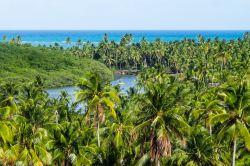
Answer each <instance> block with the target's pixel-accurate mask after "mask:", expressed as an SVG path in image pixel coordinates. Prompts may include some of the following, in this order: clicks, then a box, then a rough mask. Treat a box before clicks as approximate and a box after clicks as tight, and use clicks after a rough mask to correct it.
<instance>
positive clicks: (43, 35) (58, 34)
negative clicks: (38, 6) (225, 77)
mask: <svg viewBox="0 0 250 166" xmlns="http://www.w3.org/2000/svg"><path fill="white" fill-rule="evenodd" d="M245 32H246V31H197V30H195V31H194V30H192V31H190V30H189V31H184V30H181V31H174V30H171V31H170V30H168V31H138V30H137V31H131V30H129V31H125V30H123V31H111V30H108V31H3V30H2V31H0V41H1V40H2V36H4V35H6V36H7V39H8V40H9V39H11V38H13V37H16V36H18V35H20V36H21V38H22V41H23V43H31V44H33V45H38V44H40V45H47V46H48V45H53V44H54V43H55V42H57V43H59V44H60V45H61V46H66V42H65V39H66V38H67V37H70V38H71V40H72V44H75V43H76V41H77V40H79V39H80V40H81V41H82V42H87V41H90V42H92V43H98V42H99V41H100V40H102V38H103V35H104V34H105V33H106V34H108V37H109V39H110V40H114V41H116V42H119V41H120V39H121V37H122V36H123V35H124V34H126V33H129V34H132V35H133V37H134V38H133V41H134V42H139V41H140V40H141V39H142V37H145V38H146V39H147V40H148V41H154V40H155V39H157V38H160V39H161V40H163V41H173V40H182V39H184V38H188V39H197V36H198V35H199V34H201V35H203V36H204V37H205V38H212V39H213V38H215V37H219V39H225V40H231V39H238V38H242V37H243V35H244V33H245ZM248 32H250V30H248Z"/></svg>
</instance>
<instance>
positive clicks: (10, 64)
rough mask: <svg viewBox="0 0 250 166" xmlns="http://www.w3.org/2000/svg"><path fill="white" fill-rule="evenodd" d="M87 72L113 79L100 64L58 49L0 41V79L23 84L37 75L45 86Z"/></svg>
mask: <svg viewBox="0 0 250 166" xmlns="http://www.w3.org/2000/svg"><path fill="white" fill-rule="evenodd" d="M88 71H97V72H98V73H101V76H102V78H103V79H106V80H111V79H112V78H113V73H112V72H111V71H110V70H109V69H108V68H107V67H106V66H105V65H104V64H102V63H100V62H97V61H94V60H91V59H88V58H80V59H79V58H77V57H75V56H72V55H70V54H67V53H65V52H64V51H63V50H60V49H55V48H54V49H52V48H44V47H33V46H30V45H14V44H4V43H0V82H3V81H12V82H15V83H17V82H24V83H25V82H28V81H30V80H33V79H34V78H35V77H36V76H40V77H41V78H42V79H44V81H45V86H46V87H57V86H66V85H73V84H75V83H76V82H77V80H78V79H79V78H81V77H82V76H83V75H84V74H85V73H86V72H88Z"/></svg>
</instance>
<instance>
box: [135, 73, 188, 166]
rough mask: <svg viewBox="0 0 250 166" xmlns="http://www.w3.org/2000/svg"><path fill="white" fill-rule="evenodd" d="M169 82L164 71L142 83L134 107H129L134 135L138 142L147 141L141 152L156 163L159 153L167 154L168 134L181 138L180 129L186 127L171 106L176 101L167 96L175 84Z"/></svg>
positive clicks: (158, 162)
mask: <svg viewBox="0 0 250 166" xmlns="http://www.w3.org/2000/svg"><path fill="white" fill-rule="evenodd" d="M171 84H172V83H171V80H170V78H169V77H168V76H167V75H166V74H161V75H160V74H159V75H156V76H155V77H153V78H152V79H150V80H149V81H148V82H146V83H145V86H144V93H143V94H142V95H140V96H139V97H138V98H137V102H136V105H137V109H135V110H133V112H134V113H135V116H137V117H138V118H136V120H135V122H134V123H135V125H136V127H135V131H136V133H137V134H136V135H137V136H136V137H137V138H138V141H139V142H140V141H143V142H145V141H149V143H150V146H149V147H150V148H149V150H148V151H147V152H146V153H145V154H146V155H149V156H150V159H151V161H154V162H155V163H156V164H157V165H160V160H161V158H162V157H170V156H171V153H172V144H171V138H173V136H178V137H179V138H180V139H183V138H184V137H183V136H184V134H183V133H184V130H185V131H187V132H188V130H189V125H188V124H187V123H186V122H185V120H184V119H183V118H182V117H181V116H180V115H179V114H178V109H177V108H175V102H176V101H175V99H173V98H172V97H171V95H172V94H173V93H175V92H174V91H175V88H174V86H172V85H171ZM141 146H143V143H142V145H141ZM142 148H143V149H144V148H145V147H142ZM144 150H146V149H144ZM144 150H142V153H143V151H144Z"/></svg>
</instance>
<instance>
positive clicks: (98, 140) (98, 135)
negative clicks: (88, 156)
mask: <svg viewBox="0 0 250 166" xmlns="http://www.w3.org/2000/svg"><path fill="white" fill-rule="evenodd" d="M96 134H97V144H98V148H100V146H101V145H100V132H99V120H98V121H97V130H96Z"/></svg>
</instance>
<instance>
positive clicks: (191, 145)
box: [168, 126, 223, 166]
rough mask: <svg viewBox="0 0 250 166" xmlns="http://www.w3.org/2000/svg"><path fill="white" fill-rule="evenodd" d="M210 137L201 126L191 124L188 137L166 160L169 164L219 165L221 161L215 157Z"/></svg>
mask: <svg viewBox="0 0 250 166" xmlns="http://www.w3.org/2000/svg"><path fill="white" fill-rule="evenodd" d="M215 149H216V148H215V145H214V144H213V140H212V137H211V136H210V135H209V133H208V132H207V130H206V129H205V128H203V127H202V126H193V127H192V129H191V134H190V137H188V138H187V140H186V141H185V143H184V145H183V146H181V147H180V148H177V149H176V150H175V151H174V154H173V157H172V158H171V159H170V161H168V162H169V163H168V164H169V165H193V166H202V165H207V166H212V165H220V164H223V162H221V161H219V160H218V159H217V156H218V155H221V154H217V153H216V150H215Z"/></svg>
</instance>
